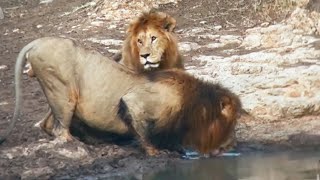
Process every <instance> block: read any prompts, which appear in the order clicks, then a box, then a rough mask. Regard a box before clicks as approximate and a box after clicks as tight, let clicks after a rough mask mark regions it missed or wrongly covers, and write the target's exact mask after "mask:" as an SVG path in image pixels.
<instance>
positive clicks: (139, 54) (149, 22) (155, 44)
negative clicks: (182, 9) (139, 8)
mask: <svg viewBox="0 0 320 180" xmlns="http://www.w3.org/2000/svg"><path fill="white" fill-rule="evenodd" d="M175 26H176V20H175V19H174V18H172V17H170V16H169V15H167V14H165V13H162V12H154V11H150V12H148V13H143V14H142V15H141V16H140V17H138V18H137V19H135V20H133V21H132V22H131V24H130V25H129V27H128V29H127V37H126V39H125V41H124V44H123V47H122V52H121V54H120V53H119V54H116V55H115V57H114V59H115V61H120V63H121V64H124V65H125V66H127V67H128V68H130V69H132V70H134V71H136V72H139V73H141V72H145V71H150V70H157V69H170V68H179V69H183V60H182V57H181V55H180V53H179V50H178V45H177V39H176V36H175V33H174V32H173V31H174V28H175Z"/></svg>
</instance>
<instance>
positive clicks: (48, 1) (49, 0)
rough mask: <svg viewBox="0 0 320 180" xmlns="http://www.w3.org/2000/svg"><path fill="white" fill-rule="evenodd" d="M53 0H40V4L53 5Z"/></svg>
mask: <svg viewBox="0 0 320 180" xmlns="http://www.w3.org/2000/svg"><path fill="white" fill-rule="evenodd" d="M52 2H53V0H40V2H39V3H40V4H49V3H52Z"/></svg>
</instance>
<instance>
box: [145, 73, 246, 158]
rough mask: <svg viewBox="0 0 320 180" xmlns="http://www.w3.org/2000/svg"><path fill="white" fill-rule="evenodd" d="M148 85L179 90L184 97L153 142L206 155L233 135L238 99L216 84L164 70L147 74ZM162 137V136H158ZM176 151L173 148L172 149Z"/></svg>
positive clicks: (239, 108)
mask: <svg viewBox="0 0 320 180" xmlns="http://www.w3.org/2000/svg"><path fill="white" fill-rule="evenodd" d="M148 78H149V80H150V81H157V82H159V81H160V82H162V83H166V84H170V85H172V86H175V85H177V84H181V83H182V82H183V84H187V87H185V86H184V87H181V85H180V86H179V85H178V86H177V87H179V90H178V91H180V92H183V93H182V94H185V96H184V97H183V98H182V101H183V102H182V109H181V111H180V112H178V113H177V116H176V117H174V118H173V119H171V120H170V121H169V122H170V123H169V124H167V126H166V127H165V128H164V129H159V130H158V131H156V133H155V134H154V135H153V136H154V139H155V140H154V141H155V142H157V141H159V142H160V146H161V144H164V145H166V146H167V145H168V144H171V145H174V144H177V143H178V144H181V145H183V146H188V147H192V148H196V149H198V150H199V151H200V152H202V153H208V152H209V151H210V150H212V149H214V148H219V146H220V145H221V143H222V142H224V141H225V140H226V139H227V138H228V136H229V134H230V133H231V132H232V131H233V128H234V126H235V123H236V119H237V114H238V113H239V112H240V110H241V102H240V100H239V98H238V97H237V96H236V95H234V94H233V93H232V92H230V91H229V90H228V89H226V88H224V87H222V86H221V85H218V84H212V83H208V82H204V81H200V80H197V79H196V78H194V77H192V76H191V75H188V74H186V73H183V72H182V71H181V70H165V71H157V72H152V73H150V74H148ZM226 106H231V107H232V112H230V113H229V114H230V116H225V115H223V114H222V110H223V108H224V107H226ZM160 135H161V136H160ZM173 148H176V147H173Z"/></svg>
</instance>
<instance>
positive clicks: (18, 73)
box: [0, 39, 41, 144]
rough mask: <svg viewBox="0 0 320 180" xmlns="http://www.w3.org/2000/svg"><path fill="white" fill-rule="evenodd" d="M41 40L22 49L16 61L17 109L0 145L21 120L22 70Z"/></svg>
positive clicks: (0, 138)
mask: <svg viewBox="0 0 320 180" xmlns="http://www.w3.org/2000/svg"><path fill="white" fill-rule="evenodd" d="M40 40H41V39H37V40H34V41H32V42H31V43H29V44H28V45H26V46H25V47H23V48H22V50H21V51H20V53H19V55H18V58H17V61H16V65H15V72H14V75H15V76H14V83H15V98H16V102H15V109H14V114H13V118H12V120H11V122H10V125H9V127H8V129H7V132H6V133H5V134H4V135H3V136H2V137H0V144H1V143H3V142H4V141H5V140H6V138H7V137H8V136H9V135H10V133H11V132H12V130H13V128H14V125H15V123H16V121H17V120H18V118H19V115H20V110H21V101H22V99H21V77H22V69H23V66H24V64H25V62H26V54H27V53H28V51H30V50H31V49H32V48H33V47H34V46H35V45H36V44H37V43H38V42H39V41H40Z"/></svg>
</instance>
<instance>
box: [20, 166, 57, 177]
mask: <svg viewBox="0 0 320 180" xmlns="http://www.w3.org/2000/svg"><path fill="white" fill-rule="evenodd" d="M52 173H53V169H52V168H50V167H48V166H46V167H41V168H33V169H29V170H26V171H24V172H23V173H22V175H21V179H34V178H35V179H37V177H39V176H41V177H42V178H43V179H47V178H49V175H51V174H52ZM45 175H48V177H46V178H44V177H43V176H45Z"/></svg>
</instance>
